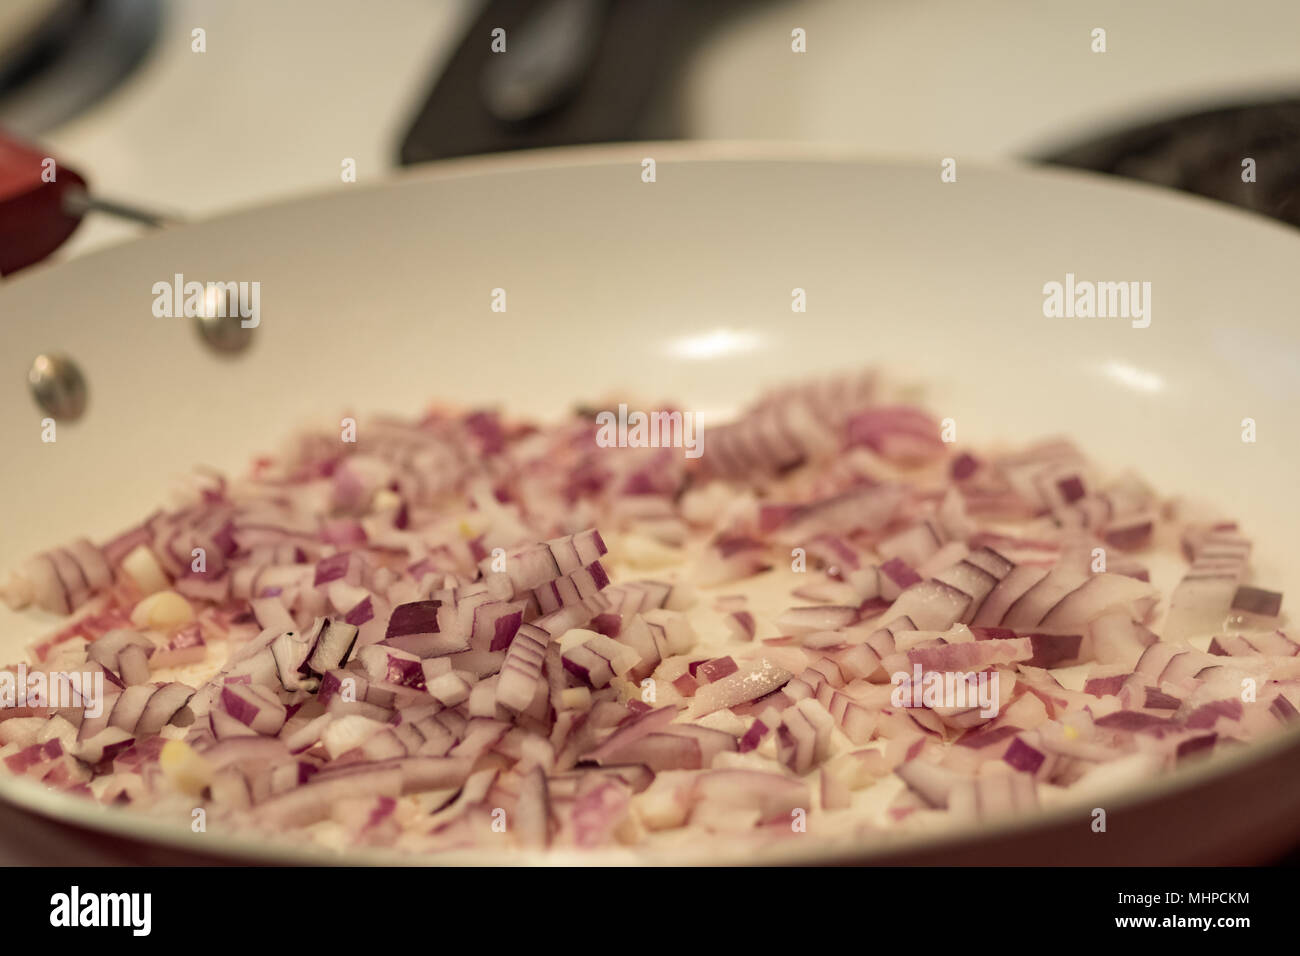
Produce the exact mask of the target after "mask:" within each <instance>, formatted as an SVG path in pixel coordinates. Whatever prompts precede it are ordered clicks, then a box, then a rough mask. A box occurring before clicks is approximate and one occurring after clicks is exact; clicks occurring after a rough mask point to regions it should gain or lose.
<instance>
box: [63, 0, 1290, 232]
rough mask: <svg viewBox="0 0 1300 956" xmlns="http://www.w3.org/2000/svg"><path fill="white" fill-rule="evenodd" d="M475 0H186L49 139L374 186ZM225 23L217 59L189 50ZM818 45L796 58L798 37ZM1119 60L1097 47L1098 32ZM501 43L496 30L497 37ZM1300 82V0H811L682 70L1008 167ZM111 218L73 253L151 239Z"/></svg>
mask: <svg viewBox="0 0 1300 956" xmlns="http://www.w3.org/2000/svg"><path fill="white" fill-rule="evenodd" d="M477 9H478V0H366V2H362V0H168V2H167V21H166V23H165V24H164V26H163V32H162V36H161V38H160V41H159V43H158V46H157V48H156V50H155V51H154V53H153V55H152V57H151V59H150V60H149V62H148V63H147V64H146V65H145V66H144V67H143V68H142V69H141V70H140V71H139V72H138V73H136V74H135V75H134V76H133V77H132V78H131V79H130V80H129V81H128V83H127V84H126V85H124V86H123V87H122V88H121V89H119V90H118V91H117V92H116V93H114V94H113V95H112V96H111V97H110V98H109V99H108V100H106V101H105V102H103V103H102V104H100V105H99V106H98V107H96V108H95V109H93V110H92V111H91V112H89V113H87V114H85V115H84V116H82V117H79V118H78V119H77V120H75V121H73V122H71V123H69V124H67V125H66V126H65V127H63V128H60V129H58V130H55V131H53V132H52V133H51V134H50V135H49V136H48V137H47V144H48V146H49V148H50V149H51V151H53V152H54V153H55V154H57V155H60V156H62V157H63V158H64V159H65V160H66V161H67V162H69V163H72V164H74V165H79V166H80V168H81V169H82V171H83V172H84V173H86V174H87V175H88V176H89V177H90V178H91V180H92V184H93V185H94V186H95V187H97V188H98V189H99V191H100V192H102V193H103V194H105V195H107V196H111V197H114V198H119V199H123V200H129V201H135V202H137V203H141V204H146V205H151V206H158V207H163V208H166V209H171V210H174V211H176V212H178V213H181V214H184V215H186V216H192V217H203V216H207V215H210V214H213V213H215V212H218V211H221V210H225V209H229V208H232V207H241V206H246V205H250V204H256V203H260V202H264V201H266V200H268V199H271V198H274V197H277V196H284V195H291V194H296V193H300V192H303V191H309V190H314V189H328V188H330V187H331V186H335V185H338V184H339V182H340V180H339V170H340V163H341V161H342V159H343V157H353V158H355V159H356V161H357V166H358V175H359V178H360V179H361V180H362V181H366V180H373V179H374V178H376V177H379V176H382V175H383V174H384V172H385V171H387V170H389V169H390V168H391V167H392V165H393V160H394V157H395V155H396V151H397V144H398V141H399V139H400V136H401V135H402V133H403V131H404V130H405V128H406V125H407V123H408V122H409V119H410V117H411V116H412V115H413V112H414V110H415V109H416V108H417V106H418V105H419V103H420V102H421V101H422V99H423V97H424V96H425V94H426V92H427V89H428V87H429V85H430V83H431V81H432V78H433V76H434V75H435V74H436V72H437V71H438V70H439V69H440V68H441V65H442V64H443V63H444V62H445V60H446V58H447V57H448V56H450V54H451V52H452V51H453V50H454V49H455V46H456V44H457V43H458V42H459V40H460V38H461V35H462V33H463V31H464V30H465V29H466V28H467V26H468V24H469V23H470V22H472V19H473V16H474V14H475V12H476V11H477ZM196 26H201V27H203V28H204V29H206V30H207V41H208V51H207V53H205V54H196V53H192V52H191V51H190V31H191V30H192V29H193V28H194V27H196ZM795 26H799V27H802V28H804V29H805V30H806V31H807V33H808V52H807V53H805V54H802V55H798V54H794V53H792V52H791V51H790V30H791V29H792V28H793V27H795ZM1095 26H1102V27H1104V28H1105V29H1106V30H1107V32H1108V46H1109V51H1108V52H1107V53H1105V54H1094V53H1092V52H1091V51H1090V42H1091V39H1090V31H1091V30H1092V28H1093V27H1095ZM485 42H486V39H485ZM1297 89H1300V3H1297V2H1294V0H1142V2H1133V0H979V2H970V0H803V2H797V0H796V2H769V3H762V4H756V5H755V7H754V10H753V11H752V12H747V13H742V14H741V15H738V16H736V17H734V18H732V19H731V20H730V21H728V22H727V23H725V24H723V25H722V26H721V27H720V28H719V29H718V30H716V31H715V32H713V33H712V34H711V35H710V36H709V37H708V38H707V40H706V42H705V43H704V44H703V46H702V48H701V49H700V51H699V52H698V54H697V55H696V56H695V57H694V58H693V59H692V60H691V62H690V64H689V66H688V69H687V71H686V74H685V82H684V87H683V91H682V94H681V96H682V101H681V105H682V108H683V110H684V116H685V122H686V131H687V133H688V134H689V135H690V136H692V137H694V138H722V139H749V138H758V139H779V140H802V141H820V142H837V143H844V144H851V145H855V146H860V147H862V148H864V149H866V150H870V151H872V152H874V153H878V154H887V155H910V156H919V157H924V158H926V159H931V158H935V157H943V156H953V157H956V158H958V159H959V160H972V159H987V158H1001V157H1007V156H1014V155H1018V154H1021V153H1023V152H1025V151H1032V150H1036V149H1039V148H1041V147H1044V146H1048V145H1051V144H1053V143H1055V142H1059V141H1060V140H1062V139H1068V138H1071V137H1073V136H1074V135H1075V134H1087V133H1090V132H1095V131H1101V130H1103V129H1106V128H1109V127H1110V126H1112V125H1114V124H1116V123H1123V122H1127V121H1130V120H1141V119H1145V118H1148V117H1151V116H1158V115H1162V114H1163V113H1165V112H1167V111H1177V110H1183V109H1193V108H1196V107H1198V106H1201V105H1210V104H1214V103H1220V102H1231V101H1233V100H1236V99H1238V98H1243V97H1247V98H1248V97H1260V96H1271V95H1274V94H1276V93H1278V92H1281V91H1288V90H1289V91H1295V90H1297ZM136 231H137V229H136V227H133V226H130V225H126V224H123V223H118V222H114V221H112V220H109V219H106V218H105V217H92V219H91V220H89V221H88V222H86V223H85V224H83V226H82V227H81V229H80V230H79V231H78V232H77V233H76V234H75V235H74V236H73V238H72V240H70V242H69V243H68V244H67V245H66V246H65V247H64V249H63V250H62V251H61V253H60V255H61V256H63V257H66V256H72V255H77V254H80V253H83V252H85V251H87V250H89V249H92V248H95V247H98V246H101V245H104V244H106V243H110V242H113V241H116V240H118V239H121V238H123V237H128V236H130V235H133V234H134V233H135V232H136Z"/></svg>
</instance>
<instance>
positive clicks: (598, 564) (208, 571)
mask: <svg viewBox="0 0 1300 956" xmlns="http://www.w3.org/2000/svg"><path fill="white" fill-rule="evenodd" d="M596 432H597V426H596V423H595V421H594V418H593V415H592V413H591V412H590V411H578V412H575V413H574V414H573V415H572V416H571V417H569V418H568V419H567V420H564V421H562V422H559V423H557V424H549V425H535V424H525V423H517V422H512V421H508V420H506V419H504V418H503V417H501V416H500V415H498V414H496V413H494V412H486V411H475V412H471V413H461V412H451V411H446V410H436V411H433V412H430V413H429V414H428V415H426V416H425V417H424V418H422V419H419V420H413V421H395V420H389V419H377V420H371V421H366V420H363V421H362V422H361V424H360V427H359V428H358V430H357V434H356V440H355V441H354V442H353V441H344V440H341V436H340V435H339V434H338V433H331V432H311V433H307V434H304V435H301V436H299V437H298V438H297V439H295V440H294V441H293V442H290V443H289V444H288V446H287V449H286V450H285V451H284V452H283V453H282V454H280V455H277V456H275V457H266V458H261V459H258V460H257V461H256V462H255V463H254V466H253V467H252V469H251V471H250V473H249V474H248V475H247V476H246V477H245V478H242V479H239V480H227V479H226V478H224V477H222V476H220V475H217V474H215V473H212V472H209V471H201V472H197V473H196V476H195V478H194V480H193V482H192V484H191V485H190V486H189V487H188V489H187V498H186V500H185V502H184V504H183V505H182V506H180V507H176V508H173V509H170V510H163V511H159V512H157V513H155V514H153V515H151V516H150V517H148V518H147V519H146V520H144V521H143V522H141V523H140V524H139V525H138V526H136V527H133V528H131V529H129V530H127V531H126V532H124V533H123V534H121V535H119V536H118V537H117V538H115V539H113V540H111V541H108V542H106V543H104V544H102V545H94V544H91V543H90V542H88V541H85V540H79V541H76V542H74V543H72V544H70V545H68V546H67V547H62V548H55V549H53V550H51V551H48V552H45V553H43V554H40V555H37V556H36V557H34V558H32V559H31V560H29V561H28V562H27V563H26V564H24V565H23V566H21V567H20V568H18V569H16V570H15V571H14V572H13V573H11V574H10V576H9V577H8V579H7V580H6V581H5V582H4V585H3V593H4V596H5V597H6V599H7V600H8V602H9V603H10V604H11V605H14V606H17V607H23V606H27V605H32V606H35V607H37V608H40V609H43V610H45V611H48V612H54V613H57V614H62V615H70V616H71V617H70V620H69V621H68V622H67V624H66V626H65V627H64V628H63V629H62V630H60V631H58V632H57V633H55V634H53V635H51V636H50V637H49V638H47V639H45V640H43V641H41V642H40V643H39V644H38V645H37V646H35V647H34V648H33V652H32V657H31V661H30V663H28V664H27V668H28V671H29V672H30V671H32V670H41V671H44V672H47V673H50V674H54V673H56V672H69V671H76V672H93V673H101V672H102V675H103V682H104V686H105V689H106V699H105V701H104V703H103V708H102V713H101V714H100V715H99V716H95V717H91V716H88V715H87V711H86V708H85V707H82V706H78V702H76V701H73V702H71V704H70V705H69V706H46V707H32V706H27V707H8V708H5V709H3V710H0V745H2V749H0V756H3V758H4V762H5V764H6V765H7V767H8V769H9V770H10V771H11V772H12V773H16V774H22V775H26V776H28V777H31V778H34V779H36V780H40V781H42V782H44V783H45V784H46V785H48V786H49V787H52V788H58V789H62V790H67V791H71V792H76V793H81V794H85V795H86V796H87V797H89V798H91V799H94V800H97V801H101V802H103V803H105V804H117V805H124V806H126V807H129V808H134V809H137V810H141V811H145V812H148V813H150V814H153V815H157V816H166V815H174V816H175V817H176V818H177V819H178V820H184V821H189V820H190V819H191V817H192V814H193V811H194V810H195V809H196V808H202V809H203V810H204V812H205V814H206V817H207V821H208V826H209V827H213V828H216V827H219V826H220V827H225V828H228V829H230V830H252V831H264V832H267V833H274V834H277V835H278V836H279V837H280V838H288V839H293V838H301V839H304V840H318V841H324V842H327V843H333V844H335V845H338V846H341V847H348V846H382V847H397V848H403V849H408V850H411V851H414V852H422V853H424V852H437V851H440V850H451V849H457V848H466V847H481V846H491V847H502V846H508V847H533V848H536V847H575V848H589V847H602V846H613V845H625V846H626V845H642V844H648V843H650V842H652V841H658V842H665V843H668V844H671V843H672V842H673V841H674V840H679V841H690V842H692V843H693V844H695V845H697V846H698V845H699V844H700V840H701V839H702V838H709V837H722V836H727V837H729V838H736V837H738V836H743V837H744V838H746V839H750V840H765V841H766V840H771V841H779V840H790V839H799V838H801V837H812V838H815V837H817V836H818V835H821V836H835V837H837V838H838V839H841V840H843V839H844V838H845V837H846V836H849V837H852V838H853V839H856V840H862V841H870V840H872V839H876V838H881V839H883V838H886V837H887V836H888V835H889V834H891V833H893V832H898V831H903V832H907V831H909V830H912V829H918V828H927V827H936V826H944V825H948V824H950V823H954V822H955V823H966V822H970V821H976V820H987V819H994V818H997V817H999V816H1002V815H1008V814H1017V815H1021V816H1023V815H1024V814H1025V813H1026V812H1027V811H1030V810H1033V809H1034V808H1036V807H1039V806H1045V805H1053V804H1062V805H1064V804H1069V803H1071V802H1072V801H1075V800H1078V799H1081V798H1082V797H1083V796H1084V795H1090V794H1093V793H1100V792H1104V791H1107V792H1108V791H1111V790H1113V789H1114V788H1116V787H1122V786H1127V785H1129V784H1132V783H1134V782H1137V781H1140V780H1142V779H1144V778H1146V777H1149V776H1151V775H1153V774H1157V773H1160V772H1163V771H1168V770H1171V769H1173V768H1174V767H1176V766H1178V765H1180V764H1183V763H1185V762H1186V761H1189V760H1196V759H1203V758H1205V757H1206V756H1207V755H1210V754H1212V753H1215V752H1218V751H1221V750H1224V749H1226V748H1232V747H1237V746H1240V745H1242V744H1243V743H1244V742H1246V741H1249V740H1251V739H1254V738H1257V737H1260V736H1262V735H1264V734H1267V733H1269V732H1272V731H1274V730H1275V729H1278V728H1280V727H1281V726H1283V725H1284V724H1286V723H1288V722H1289V721H1291V720H1293V719H1295V718H1296V717H1297V715H1298V713H1297V707H1298V706H1300V656H1297V652H1298V651H1300V646H1298V645H1297V644H1296V643H1295V642H1294V641H1293V640H1291V639H1290V638H1289V637H1287V636H1286V634H1284V633H1283V632H1282V631H1281V630H1279V624H1280V623H1281V621H1280V613H1281V595H1280V594H1276V593H1273V592H1270V591H1267V590H1264V589H1263V588H1260V587H1257V586H1255V585H1254V584H1253V583H1251V582H1250V560H1249V559H1250V553H1251V545H1250V543H1249V541H1248V540H1247V539H1246V538H1245V537H1244V536H1243V535H1242V534H1241V533H1240V531H1239V530H1238V528H1237V527H1236V525H1234V524H1233V523H1231V521H1230V520H1224V519H1223V518H1222V517H1221V516H1219V515H1215V514H1207V513H1204V512H1194V510H1193V509H1191V508H1190V507H1188V506H1186V505H1184V504H1183V503H1181V502H1177V501H1165V500H1160V499H1158V498H1157V497H1156V495H1155V494H1154V493H1153V492H1152V491H1151V490H1150V489H1149V488H1148V487H1146V486H1145V485H1144V484H1143V482H1142V481H1141V480H1140V479H1137V478H1135V477H1132V476H1125V477H1120V478H1116V479H1110V480H1106V479H1104V478H1103V476H1101V475H1099V474H1098V473H1097V471H1096V470H1095V469H1094V467H1093V466H1092V465H1091V464H1090V463H1089V462H1087V461H1086V460H1085V459H1084V458H1083V457H1082V456H1081V455H1080V453H1079V452H1078V451H1077V450H1076V449H1075V448H1074V447H1073V446H1072V445H1071V444H1070V443H1069V442H1068V441H1066V440H1050V441H1044V442H1041V443H1038V444H1035V445H1032V446H1030V447H1027V448H1022V449H1017V450H1014V451H1001V452H996V451H995V452H989V451H974V450H971V449H964V448H962V447H960V446H956V445H952V444H948V443H945V442H944V441H943V440H942V439H941V432H940V427H939V423H938V422H937V421H936V419H935V418H933V417H932V416H931V415H930V414H929V413H928V412H926V411H924V410H922V409H920V408H917V407H913V406H910V405H904V404H898V403H896V402H893V401H890V400H889V399H887V398H886V396H885V393H884V391H883V387H882V386H881V385H880V383H879V382H878V380H877V379H876V377H875V376H874V375H871V374H864V375H852V376H844V377H837V378H833V379H828V380H825V381H820V382H817V383H812V384H808V385H803V386H796V387H789V388H784V389H781V390H780V391H776V392H773V393H770V394H768V395H766V396H764V397H763V398H762V399H761V400H760V401H759V402H757V403H756V404H755V405H753V406H751V407H750V408H749V409H748V410H747V411H745V412H744V413H743V414H742V415H741V416H740V417H739V418H737V419H736V420H734V421H732V422H730V423H728V424H726V425H721V426H717V427H712V428H709V429H707V430H706V432H705V434H704V454H703V456H702V457H700V458H699V459H698V460H696V459H692V458H689V457H687V456H686V455H685V454H683V450H682V449H680V448H673V447H662V448H654V447H652V448H607V447H602V446H601V445H600V444H598V443H597V441H596ZM597 529H599V530H597ZM1161 555H1164V556H1165V559H1166V560H1168V561H1172V562H1174V564H1173V567H1174V569H1175V570H1174V571H1173V572H1172V574H1173V576H1172V578H1171V579H1170V580H1169V581H1168V582H1167V586H1165V587H1163V589H1161V588H1160V587H1157V585H1156V584H1154V583H1152V581H1153V577H1154V578H1158V577H1159V576H1158V575H1153V573H1152V569H1153V567H1154V566H1155V564H1156V563H1158V560H1159V558H1160V556H1161ZM918 667H919V668H920V669H921V671H922V672H940V673H944V674H947V673H966V674H973V675H978V674H984V675H986V677H992V676H993V675H996V677H997V678H998V680H997V684H996V687H997V692H998V698H997V701H996V708H994V709H995V711H996V712H995V713H992V714H990V713H987V712H986V711H985V710H984V709H982V708H980V707H979V706H977V705H974V704H972V703H971V702H969V701H968V702H967V705H966V706H956V705H951V706H950V705H949V704H951V702H950V701H944V702H942V703H935V702H933V701H932V702H931V704H930V705H924V704H922V705H917V703H916V701H915V700H907V701H906V702H905V703H904V705H903V706H899V705H898V704H897V703H896V700H897V694H898V692H899V691H900V690H902V691H907V690H908V689H909V686H908V685H909V682H910V681H912V680H913V679H914V675H916V674H917V673H918V670H917V668H918ZM11 669H12V668H11ZM1246 686H1250V687H1251V688H1252V692H1251V693H1243V687H1246ZM1083 806H1084V804H1083V803H1080V807H1081V808H1082V807H1083ZM1087 806H1089V807H1090V806H1092V804H1091V803H1088V804H1087ZM1080 813H1081V819H1083V817H1082V814H1083V813H1084V810H1082V809H1081V810H1080Z"/></svg>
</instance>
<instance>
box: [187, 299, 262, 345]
mask: <svg viewBox="0 0 1300 956" xmlns="http://www.w3.org/2000/svg"><path fill="white" fill-rule="evenodd" d="M222 295H224V297H225V300H226V301H225V302H221V300H220V299H219V298H218V297H219V296H222ZM239 304H240V303H239V293H238V292H237V291H236V289H235V288H231V287H226V288H225V289H224V290H223V289H220V288H219V287H217V286H209V287H208V292H207V295H206V296H205V297H204V300H203V306H204V308H203V314H201V315H196V316H195V317H194V327H195V328H196V329H197V330H198V333H199V337H200V338H202V339H203V341H204V342H206V343H207V344H208V345H209V346H210V347H211V348H213V349H214V350H216V351H218V352H225V353H227V354H234V353H235V352H242V351H244V349H246V348H248V347H249V346H250V345H252V344H253V330H252V329H251V328H244V326H243V321H244V320H243V318H242V317H241V316H240V312H239Z"/></svg>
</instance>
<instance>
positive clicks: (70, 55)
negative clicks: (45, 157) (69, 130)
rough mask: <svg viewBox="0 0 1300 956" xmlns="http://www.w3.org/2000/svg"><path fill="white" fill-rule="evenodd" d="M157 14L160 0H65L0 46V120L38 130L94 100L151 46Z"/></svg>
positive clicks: (24, 130)
mask: <svg viewBox="0 0 1300 956" xmlns="http://www.w3.org/2000/svg"><path fill="white" fill-rule="evenodd" d="M0 2H3V0H0ZM161 20H162V0H63V2H61V3H59V4H57V5H56V6H55V7H54V8H53V9H52V10H51V13H50V15H49V16H48V17H47V18H46V19H45V20H44V21H43V22H42V23H41V24H39V25H38V26H37V27H36V28H35V29H33V31H32V33H31V34H30V35H29V36H27V37H22V38H18V39H17V40H16V41H15V42H13V43H11V44H10V45H9V46H8V47H6V48H5V49H3V50H0V126H4V127H5V128H6V129H8V130H10V131H11V132H13V133H16V134H18V135H20V136H27V137H35V136H36V135H38V134H39V133H42V132H44V131H45V130H47V129H50V128H52V127H54V126H57V125H58V124H59V123H62V122H65V121H66V120H69V119H71V118H72V117H73V116H76V115H77V114H78V113H80V112H82V111H83V110H85V109H87V108H89V107H91V106H93V105H94V104H95V103H97V102H99V100H100V99H102V98H103V97H104V96H107V95H108V93H109V92H110V91H112V90H113V89H114V88H115V87H116V86H117V85H118V84H119V83H121V82H122V81H123V80H124V79H125V78H126V77H127V76H128V75H129V74H130V73H131V71H132V70H133V69H135V67H136V66H137V65H138V64H139V63H140V61H141V60H142V59H143V58H144V56H145V54H146V53H148V52H149V50H150V49H151V48H152V47H153V44H154V40H155V39H156V38H157V36H158V29H159V25H160V23H161Z"/></svg>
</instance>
